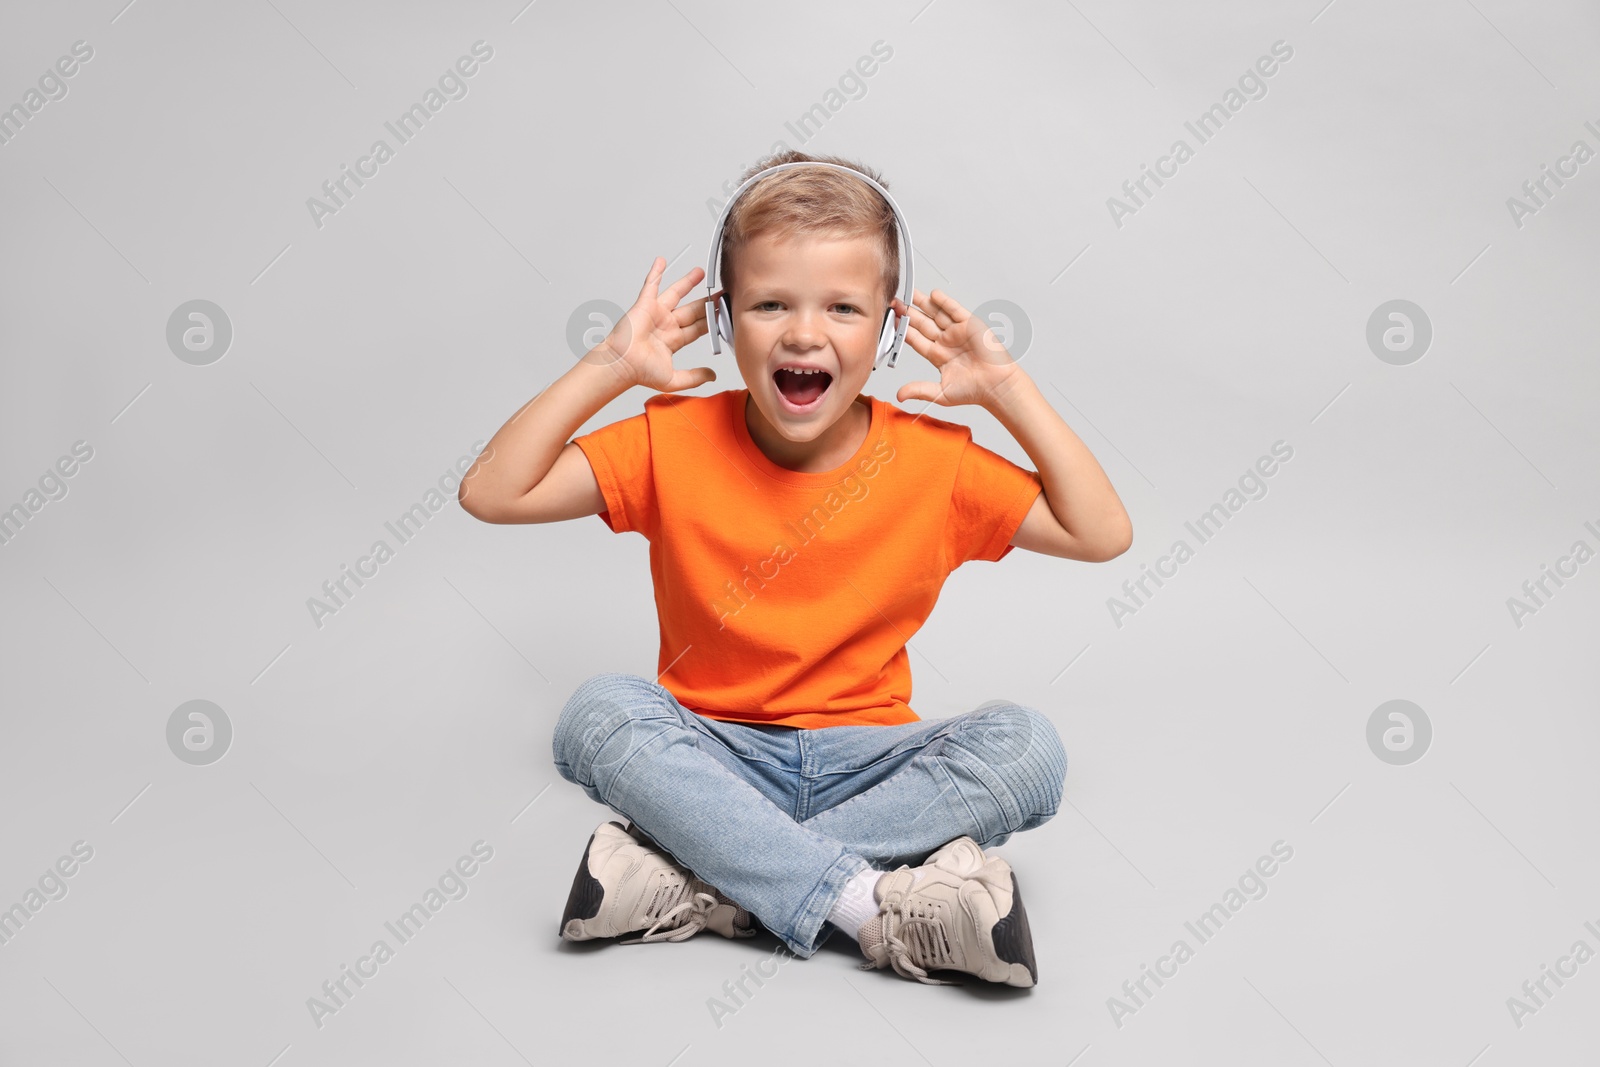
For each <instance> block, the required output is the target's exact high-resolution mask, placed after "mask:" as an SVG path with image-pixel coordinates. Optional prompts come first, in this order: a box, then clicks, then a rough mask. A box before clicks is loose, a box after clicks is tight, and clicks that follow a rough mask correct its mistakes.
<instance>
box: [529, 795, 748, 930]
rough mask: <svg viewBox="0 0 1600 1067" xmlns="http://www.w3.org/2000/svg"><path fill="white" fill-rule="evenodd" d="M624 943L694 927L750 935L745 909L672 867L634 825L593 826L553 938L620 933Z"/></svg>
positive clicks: (686, 872) (670, 859)
mask: <svg viewBox="0 0 1600 1067" xmlns="http://www.w3.org/2000/svg"><path fill="white" fill-rule="evenodd" d="M638 930H643V931H644V936H642V937H636V938H630V939H629V940H627V941H624V942H622V943H623V944H624V945H636V944H640V943H642V942H651V941H683V940H685V939H686V938H690V937H693V936H694V935H695V934H698V933H699V932H700V931H701V930H712V931H714V932H716V933H719V934H721V935H722V936H723V937H754V936H755V933H756V931H755V924H754V921H753V920H752V919H751V917H750V913H749V912H748V911H745V910H744V909H743V908H741V907H739V905H737V904H735V903H734V902H733V901H732V900H729V899H728V898H727V897H725V896H723V895H722V894H721V893H720V892H718V891H717V890H716V889H714V888H712V887H711V886H710V885H708V884H707V883H706V882H704V881H702V880H701V879H699V878H696V877H695V876H694V875H693V874H691V873H690V872H689V871H687V870H685V869H684V868H682V867H680V866H678V864H677V863H675V862H674V861H673V859H672V857H671V856H669V855H668V854H667V853H666V852H665V851H663V850H662V849H661V847H660V846H659V845H657V844H656V843H655V842H654V841H652V840H650V838H649V837H647V836H645V834H644V832H643V831H641V830H639V829H638V828H637V827H634V828H632V829H624V827H623V825H622V824H621V823H619V822H606V823H601V824H600V826H599V827H598V828H597V829H596V830H595V832H594V833H593V834H591V835H589V844H588V847H586V848H585V849H584V850H583V861H582V862H581V863H579V864H578V873H577V874H576V875H575V876H574V877H573V879H572V892H571V893H569V894H568V895H567V910H566V912H565V914H563V915H562V916H561V936H562V937H563V938H564V939H566V940H568V941H589V940H591V939H593V938H597V937H620V936H621V935H623V934H631V933H633V932H635V931H638Z"/></svg>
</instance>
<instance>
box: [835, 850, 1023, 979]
mask: <svg viewBox="0 0 1600 1067" xmlns="http://www.w3.org/2000/svg"><path fill="white" fill-rule="evenodd" d="M916 871H920V872H922V876H921V878H920V879H918V878H917V875H916V874H914V873H913V869H912V868H911V867H901V868H899V869H898V870H894V871H890V872H889V873H887V874H885V875H884V876H883V877H882V878H880V879H878V884H877V886H876V887H875V889H874V890H873V895H874V896H875V897H876V898H877V900H878V914H877V916H876V917H875V918H872V919H869V920H867V922H865V923H864V924H862V927H861V935H860V937H859V938H858V939H857V940H858V941H859V942H860V945H861V953H862V955H864V956H866V957H867V960H868V962H867V963H864V964H862V965H861V969H862V970H868V971H870V970H875V969H878V968H882V967H893V968H894V970H895V973H897V974H899V975H901V976H902V977H905V978H915V979H916V980H917V981H919V982H925V983H927V984H929V985H949V984H951V983H948V982H943V981H941V980H939V979H937V978H931V977H929V975H928V972H929V971H963V972H965V973H967V974H972V975H977V976H978V977H979V978H982V979H984V980H985V981H989V982H1004V983H1005V984H1006V985H1012V986H1023V987H1027V986H1032V985H1035V984H1037V982H1038V981H1039V970H1038V966H1037V964H1036V963H1035V961H1034V958H1033V935H1032V933H1031V932H1030V931H1029V930H1028V913H1027V911H1026V910H1025V909H1024V908H1023V906H1022V894H1021V893H1020V892H1018V890H1017V876H1016V875H1015V874H1013V873H1012V871H1011V865H1010V864H1009V863H1007V862H1006V861H1005V860H1003V859H1001V858H1000V857H998V856H985V855H984V853H983V850H982V849H980V848H979V847H978V844H977V842H976V841H974V840H972V838H970V837H958V838H956V839H955V840H954V841H952V842H950V843H949V844H947V845H945V846H944V847H943V848H941V849H939V850H938V851H937V852H935V853H933V855H931V856H929V857H928V860H927V862H926V863H924V864H923V865H922V866H921V867H918V868H916ZM913 882H915V884H913Z"/></svg>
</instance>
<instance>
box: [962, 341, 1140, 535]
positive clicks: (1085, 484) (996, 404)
mask: <svg viewBox="0 0 1600 1067" xmlns="http://www.w3.org/2000/svg"><path fill="white" fill-rule="evenodd" d="M984 407H986V408H987V409H988V410H989V412H990V414H992V415H994V417H995V418H996V419H998V420H999V421H1000V423H1001V425H1003V426H1004V427H1005V428H1006V429H1007V430H1009V431H1011V436H1013V437H1015V438H1016V439H1017V442H1018V443H1019V444H1021V445H1022V449H1023V451H1024V452H1026V453H1028V457H1029V458H1030V459H1032V460H1033V462H1034V465H1035V466H1037V467H1038V468H1039V478H1040V480H1041V481H1043V482H1044V492H1042V493H1040V494H1039V495H1038V496H1037V497H1035V498H1034V500H1033V506H1032V507H1031V508H1029V509H1028V514H1027V515H1026V516H1024V517H1023V520H1022V525H1021V526H1019V527H1017V532H1016V533H1015V534H1013V535H1012V538H1011V543H1012V544H1014V545H1016V546H1017V547H1018V548H1023V549H1027V550H1029V551H1031V552H1042V553H1044V554H1045V555H1049V556H1061V557H1063V558H1065V559H1076V560H1082V561H1084V562H1085V563H1104V562H1106V561H1107V560H1110V559H1115V558H1116V557H1118V556H1120V555H1122V554H1123V553H1124V552H1126V551H1127V550H1128V547H1129V546H1130V545H1131V544H1133V523H1132V521H1131V520H1130V519H1129V518H1128V512H1127V510H1126V509H1125V508H1124V507H1123V506H1122V500H1121V498H1119V497H1118V496H1117V491H1116V490H1115V489H1114V488H1112V486H1111V479H1109V478H1107V477H1106V472H1105V471H1104V470H1102V469H1101V467H1100V464H1099V462H1098V461H1097V460H1096V459H1095V458H1094V454H1093V453H1091V452H1090V451H1089V447H1088V446H1087V445H1085V444H1084V443H1083V441H1082V440H1080V439H1079V437H1078V435H1077V434H1075V433H1073V432H1072V427H1070V426H1068V425H1067V424H1066V422H1065V421H1063V420H1062V418H1061V416H1060V415H1059V414H1057V413H1056V410H1055V409H1054V408H1053V407H1051V406H1050V401H1049V400H1047V399H1046V398H1045V396H1044V394H1043V393H1042V392H1040V390H1039V387H1038V385H1036V384H1034V381H1033V379H1032V378H1030V377H1028V376H1027V375H1026V374H1025V373H1023V371H1022V370H1021V369H1020V368H1018V369H1017V370H1016V371H1015V372H1014V375H1013V381H1012V382H1011V384H1010V385H1009V387H1007V388H1005V389H1003V390H1001V391H1000V396H998V397H996V398H995V399H994V400H993V401H992V402H991V403H988V404H985V405H984Z"/></svg>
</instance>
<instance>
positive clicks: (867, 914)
mask: <svg viewBox="0 0 1600 1067" xmlns="http://www.w3.org/2000/svg"><path fill="white" fill-rule="evenodd" d="M927 873H928V872H926V871H924V870H922V869H921V868H920V867H913V868H912V869H911V884H912V885H916V884H917V883H918V882H920V881H922V879H923V877H924V876H926V874H927ZM883 874H884V872H883V871H875V870H873V869H872V868H871V867H868V868H867V869H866V870H864V871H862V872H861V873H860V874H857V875H855V876H854V877H853V878H851V879H850V880H849V881H848V882H846V883H845V884H844V889H843V890H841V891H840V893H839V899H838V900H836V901H834V902H833V910H832V911H830V912H828V921H829V922H831V923H832V924H833V925H834V926H837V927H838V928H839V929H840V930H842V931H844V932H845V933H847V934H849V935H850V936H851V937H853V938H855V939H857V940H860V938H861V927H862V924H864V923H865V922H867V920H869V919H872V918H875V917H876V916H877V914H878V898H877V897H875V896H874V895H873V890H874V889H875V888H877V885H878V879H879V878H882V877H883Z"/></svg>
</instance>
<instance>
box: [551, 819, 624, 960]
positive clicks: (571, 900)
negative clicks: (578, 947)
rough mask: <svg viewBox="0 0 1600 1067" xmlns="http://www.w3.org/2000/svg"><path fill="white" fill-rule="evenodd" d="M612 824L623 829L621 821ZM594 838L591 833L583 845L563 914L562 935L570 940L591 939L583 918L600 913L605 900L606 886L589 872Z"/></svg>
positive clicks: (590, 917)
mask: <svg viewBox="0 0 1600 1067" xmlns="http://www.w3.org/2000/svg"><path fill="white" fill-rule="evenodd" d="M611 825H612V826H615V827H616V828H617V829H619V830H620V829H622V824H621V823H619V822H613V823H612V824H611ZM596 832H597V833H598V831H596ZM594 839H595V835H594V834H590V835H589V843H588V844H587V845H584V846H583V859H581V860H579V861H578V873H577V874H576V875H574V876H573V878H572V890H571V892H569V893H568V894H567V908H566V911H564V912H562V914H561V936H562V937H563V938H565V939H566V940H568V941H588V940H589V939H590V938H589V935H587V934H585V933H584V932H583V920H585V919H592V918H594V917H595V916H596V915H598V914H600V904H601V903H602V902H603V901H604V900H605V895H606V891H605V887H604V886H602V885H601V884H600V880H599V879H598V878H596V877H595V876H594V875H592V874H590V873H589V850H590V849H592V848H593V847H594Z"/></svg>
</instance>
